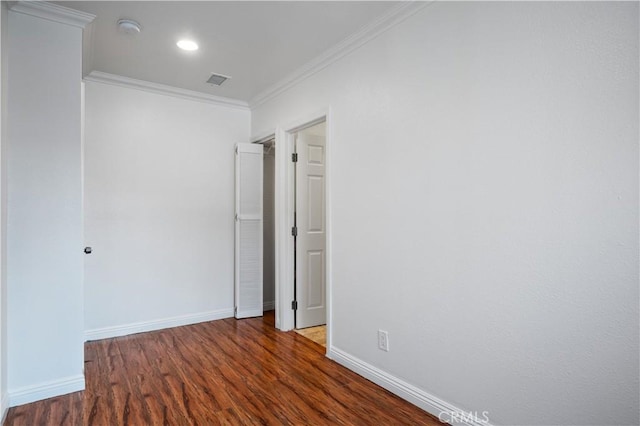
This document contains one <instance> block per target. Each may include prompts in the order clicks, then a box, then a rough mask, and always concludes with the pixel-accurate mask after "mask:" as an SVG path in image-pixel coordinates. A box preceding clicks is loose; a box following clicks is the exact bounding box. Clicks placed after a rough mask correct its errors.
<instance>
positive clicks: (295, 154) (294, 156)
mask: <svg viewBox="0 0 640 426" xmlns="http://www.w3.org/2000/svg"><path fill="white" fill-rule="evenodd" d="M291 161H293V162H294V163H297V162H298V153H297V152H294V153H293V154H291Z"/></svg>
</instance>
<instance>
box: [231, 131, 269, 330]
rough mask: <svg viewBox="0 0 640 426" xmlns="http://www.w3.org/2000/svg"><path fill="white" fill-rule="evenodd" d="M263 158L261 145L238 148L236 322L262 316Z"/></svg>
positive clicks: (243, 145)
mask: <svg viewBox="0 0 640 426" xmlns="http://www.w3.org/2000/svg"><path fill="white" fill-rule="evenodd" d="M262 156H263V147H262V145H260V144H249V143H245V144H238V145H237V146H236V232H235V237H236V244H235V246H236V247H235V250H236V253H235V317H236V318H248V317H256V316H262V306H263V305H262V255H263V253H262V238H263V237H262V226H263V223H262V222H263V218H262V202H263V200H262V177H263V176H262V167H263V159H262Z"/></svg>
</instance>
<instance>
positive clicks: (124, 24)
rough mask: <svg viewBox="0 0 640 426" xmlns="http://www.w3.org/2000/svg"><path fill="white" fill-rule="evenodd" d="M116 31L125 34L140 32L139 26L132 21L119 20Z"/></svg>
mask: <svg viewBox="0 0 640 426" xmlns="http://www.w3.org/2000/svg"><path fill="white" fill-rule="evenodd" d="M118 29H119V30H120V31H122V32H123V33H125V34H138V33H139V32H140V24H138V23H137V22H136V21H134V20H133V19H120V20H119V21H118Z"/></svg>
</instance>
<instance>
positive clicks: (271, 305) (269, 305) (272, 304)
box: [262, 300, 276, 311]
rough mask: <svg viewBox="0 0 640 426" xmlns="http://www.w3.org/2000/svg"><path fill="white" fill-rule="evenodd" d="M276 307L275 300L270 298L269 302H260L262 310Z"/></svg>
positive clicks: (270, 309)
mask: <svg viewBox="0 0 640 426" xmlns="http://www.w3.org/2000/svg"><path fill="white" fill-rule="evenodd" d="M275 308H276V301H275V300H272V301H270V302H264V303H263V304H262V310H263V311H273V310H274V309H275Z"/></svg>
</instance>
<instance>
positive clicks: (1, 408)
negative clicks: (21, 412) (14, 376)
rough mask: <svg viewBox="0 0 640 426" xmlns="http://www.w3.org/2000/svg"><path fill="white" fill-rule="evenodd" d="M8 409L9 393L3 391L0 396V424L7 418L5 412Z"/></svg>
mask: <svg viewBox="0 0 640 426" xmlns="http://www.w3.org/2000/svg"><path fill="white" fill-rule="evenodd" d="M8 411H9V394H7V393H5V394H3V395H2V398H0V425H3V424H4V420H5V419H6V418H7V412H8Z"/></svg>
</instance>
